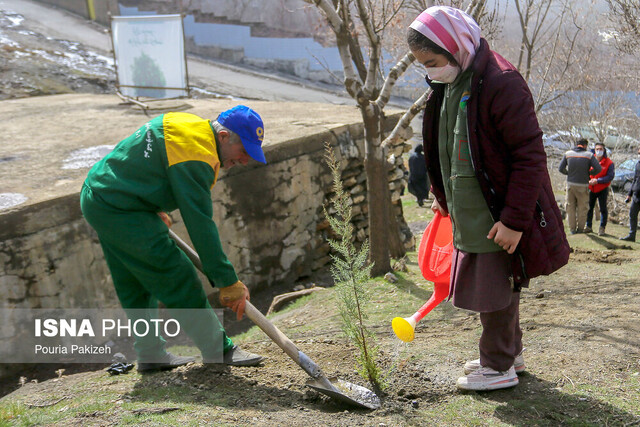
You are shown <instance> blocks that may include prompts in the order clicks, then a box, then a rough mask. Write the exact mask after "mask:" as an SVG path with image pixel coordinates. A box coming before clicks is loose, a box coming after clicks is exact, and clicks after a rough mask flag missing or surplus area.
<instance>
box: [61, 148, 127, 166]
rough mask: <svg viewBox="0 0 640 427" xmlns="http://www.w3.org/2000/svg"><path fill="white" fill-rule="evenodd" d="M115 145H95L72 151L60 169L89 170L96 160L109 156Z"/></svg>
mask: <svg viewBox="0 0 640 427" xmlns="http://www.w3.org/2000/svg"><path fill="white" fill-rule="evenodd" d="M113 147H115V145H97V146H95V147H89V148H81V149H79V150H75V151H72V152H71V154H69V157H67V158H66V159H64V160H63V161H62V169H84V168H90V167H91V166H93V165H94V164H95V163H96V162H97V161H98V160H100V159H102V158H103V157H104V156H106V155H107V154H109V153H110V152H111V151H112V150H113Z"/></svg>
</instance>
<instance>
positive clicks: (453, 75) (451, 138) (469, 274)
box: [407, 6, 570, 390]
mask: <svg viewBox="0 0 640 427" xmlns="http://www.w3.org/2000/svg"><path fill="white" fill-rule="evenodd" d="M407 42H408V44H409V48H410V49H411V52H412V53H413V55H414V56H415V58H416V61H417V63H419V64H421V65H423V66H424V67H426V71H427V76H426V80H427V83H428V84H429V86H431V88H432V89H433V90H432V92H431V93H430V94H429V95H428V98H427V102H426V105H425V110H424V116H423V126H422V138H423V144H424V153H425V158H426V163H427V172H428V174H429V180H430V182H431V191H432V192H433V194H434V196H435V199H434V201H433V204H432V206H431V209H432V210H433V211H434V212H436V211H437V212H440V214H441V215H443V216H447V215H450V216H451V220H452V221H451V222H452V225H453V245H454V250H453V254H452V260H451V279H450V290H449V294H450V296H451V297H452V302H453V305H454V306H455V307H458V308H463V309H467V310H473V311H477V312H480V322H481V323H482V335H481V336H480V342H479V346H478V347H479V352H480V358H479V359H475V360H470V361H468V362H467V363H466V364H465V365H464V373H465V375H464V376H462V377H460V378H459V379H458V381H457V386H458V388H460V389H463V390H495V389H501V388H507V387H514V386H516V385H517V384H518V376H517V374H518V373H521V372H523V371H524V370H525V364H524V358H523V356H522V350H523V347H522V330H521V329H520V315H519V313H520V308H519V307H520V290H521V288H522V287H527V286H528V284H529V279H530V278H532V277H536V276H539V275H541V274H550V273H552V272H553V271H555V270H557V269H559V268H560V267H562V266H563V265H565V264H566V263H567V262H568V260H569V250H570V249H569V244H568V243H567V240H566V236H565V233H564V227H563V225H562V216H561V215H560V210H559V209H558V205H557V203H556V201H555V197H554V195H553V190H552V188H551V180H550V178H549V173H548V171H547V161H546V154H545V151H544V147H543V145H542V131H541V130H540V127H539V125H538V119H537V117H536V114H535V108H534V103H533V97H532V96H531V92H530V91H529V88H528V86H527V83H526V82H525V80H524V79H523V78H522V76H521V75H520V73H518V71H517V70H516V68H515V67H514V66H513V65H512V64H510V63H509V62H508V61H507V60H505V59H504V58H503V57H501V56H500V55H499V54H497V53H496V52H493V51H492V50H491V49H490V48H489V44H488V43H487V41H486V40H485V39H484V38H482V37H481V36H480V28H479V27H478V24H477V23H476V22H475V21H474V20H473V18H471V17H470V16H469V15H467V14H466V13H465V12H463V11H461V10H459V9H455V8H452V7H447V6H434V7H430V8H428V9H426V10H425V11H424V12H422V13H421V14H420V15H419V16H418V17H417V18H416V19H415V20H414V21H413V23H412V24H411V26H410V28H409V30H408V33H407Z"/></svg>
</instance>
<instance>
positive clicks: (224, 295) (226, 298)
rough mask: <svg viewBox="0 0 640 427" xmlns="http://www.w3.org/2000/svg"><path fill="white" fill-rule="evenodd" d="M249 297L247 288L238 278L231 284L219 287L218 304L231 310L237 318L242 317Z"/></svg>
mask: <svg viewBox="0 0 640 427" xmlns="http://www.w3.org/2000/svg"><path fill="white" fill-rule="evenodd" d="M249 299H250V298H249V289H247V287H246V286H245V284H244V283H242V282H241V281H239V280H238V281H237V282H236V283H234V284H233V285H231V286H227V287H226V288H220V304H222V305H223V306H225V307H229V308H230V309H231V310H233V311H234V312H235V313H236V314H237V316H238V320H240V319H242V315H243V314H244V307H245V305H246V303H247V301H249Z"/></svg>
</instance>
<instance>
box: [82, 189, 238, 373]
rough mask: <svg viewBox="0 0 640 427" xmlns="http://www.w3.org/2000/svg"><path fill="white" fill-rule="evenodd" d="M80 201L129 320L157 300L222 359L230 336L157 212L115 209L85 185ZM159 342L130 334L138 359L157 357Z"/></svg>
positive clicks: (151, 309)
mask: <svg viewBox="0 0 640 427" xmlns="http://www.w3.org/2000/svg"><path fill="white" fill-rule="evenodd" d="M80 206H81V208H82V213H83V215H84V217H85V219H86V220H87V222H88V223H89V224H90V225H91V226H92V227H93V228H94V229H95V230H96V232H97V233H98V237H99V238H100V244H101V245H102V250H103V252H104V258H105V260H106V261H107V265H108V266H109V270H110V271H111V276H112V279H113V284H114V286H115V290H116V294H117V295H118V299H119V300H120V303H121V304H122V308H123V309H124V310H125V312H126V313H127V316H128V317H129V319H130V320H131V322H132V323H133V322H134V321H135V320H137V319H145V320H147V321H148V319H151V318H157V315H156V313H157V311H158V301H161V302H162V303H163V304H164V305H165V306H166V307H167V309H169V314H170V316H171V317H172V318H175V319H176V320H177V321H178V322H179V323H180V328H181V330H183V331H184V332H186V334H187V335H188V336H189V337H190V338H191V339H192V340H193V342H194V343H195V344H196V345H197V346H198V348H199V349H200V351H201V353H202V357H203V359H205V360H210V361H218V360H219V361H222V354H223V353H224V352H226V351H228V350H230V349H231V348H232V347H233V342H232V341H231V339H230V338H229V337H228V336H227V334H226V333H225V331H224V328H223V327H222V325H221V324H220V321H219V320H218V317H217V316H216V314H215V312H214V311H213V309H212V308H211V305H210V304H209V302H208V301H207V297H206V294H205V292H204V289H203V287H202V283H201V282H200V279H199V278H198V275H197V273H196V270H195V267H194V266H193V264H192V263H191V261H190V260H189V258H187V256H186V255H185V254H184V252H182V251H181V250H180V249H179V248H178V247H177V246H176V244H175V242H174V241H173V240H171V239H170V238H169V235H168V233H167V226H166V225H165V224H164V222H163V221H162V220H161V219H160V218H159V217H158V215H157V214H156V213H154V212H145V211H134V212H132V211H124V210H119V209H116V208H114V207H112V206H109V205H108V204H106V203H105V202H103V201H102V200H101V199H100V197H99V195H97V194H95V193H94V192H93V191H92V190H91V188H89V187H88V186H87V185H84V186H83V188H82V193H81V197H80ZM172 309H173V310H172ZM165 343H166V342H165V340H164V338H162V336H159V335H158V336H157V335H156V334H147V335H146V336H144V337H139V336H136V339H135V343H134V348H135V351H136V353H137V355H138V361H143V362H154V361H160V360H162V358H163V356H165V355H166V350H165V349H164V347H165Z"/></svg>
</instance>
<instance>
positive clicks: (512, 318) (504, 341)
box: [479, 292, 522, 371]
mask: <svg viewBox="0 0 640 427" xmlns="http://www.w3.org/2000/svg"><path fill="white" fill-rule="evenodd" d="M480 322H481V323H482V336H481V337H480V346H479V347H480V365H482V366H488V367H490V368H491V369H494V370H496V371H506V370H508V369H509V368H510V367H511V365H513V361H514V359H515V357H516V356H517V355H518V354H520V352H521V351H522V330H521V329H520V292H513V294H512V296H511V304H509V305H508V306H507V307H506V308H504V309H502V310H498V311H491V312H487V313H480Z"/></svg>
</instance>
